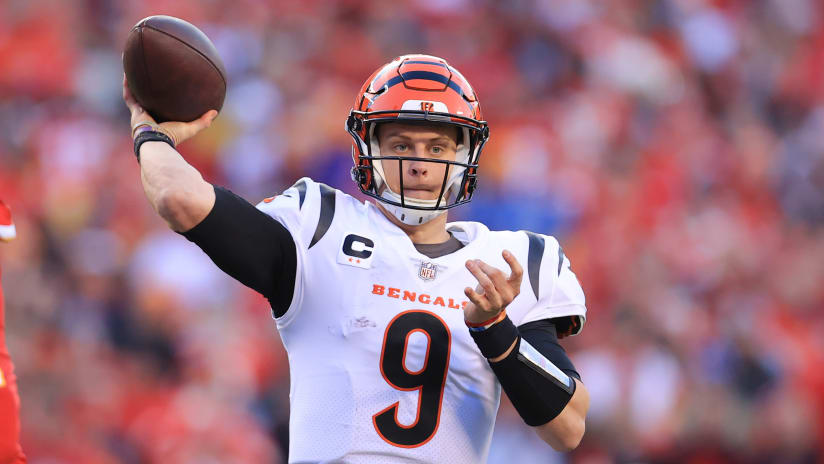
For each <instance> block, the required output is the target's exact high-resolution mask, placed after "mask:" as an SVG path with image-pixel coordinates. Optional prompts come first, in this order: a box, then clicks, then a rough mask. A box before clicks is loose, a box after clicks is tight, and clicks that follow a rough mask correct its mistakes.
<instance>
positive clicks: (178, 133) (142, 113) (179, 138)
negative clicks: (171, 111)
mask: <svg viewBox="0 0 824 464" xmlns="http://www.w3.org/2000/svg"><path fill="white" fill-rule="evenodd" d="M123 101H124V102H126V106H127V107H128V108H129V112H130V113H131V115H132V118H131V123H132V138H134V132H135V129H137V128H138V127H140V126H142V125H146V124H148V125H150V126H152V127H153V128H154V130H157V131H160V132H163V133H164V134H166V135H168V136H169V137H170V138H171V139H172V141H173V142H174V144H175V146H177V145H179V144H181V143H183V141H185V140H187V139H189V138H191V137H193V136H194V135H195V134H197V133H198V132H200V131H202V130H203V129H205V128H207V127H209V126H211V125H212V121H213V120H214V119H215V118H216V117H217V111H216V110H209V111H207V112H205V113H203V115H202V116H200V117H199V118H197V119H195V120H194V121H191V122H178V121H169V122H162V123H160V124H158V123H157V122H156V121H155V120H154V118H152V116H151V115H150V114H149V113H147V112H146V110H144V109H143V107H142V106H140V104H139V103H137V101H136V100H135V99H134V96H133V95H132V92H131V91H130V90H129V86H128V85H126V74H125V73H124V74H123Z"/></svg>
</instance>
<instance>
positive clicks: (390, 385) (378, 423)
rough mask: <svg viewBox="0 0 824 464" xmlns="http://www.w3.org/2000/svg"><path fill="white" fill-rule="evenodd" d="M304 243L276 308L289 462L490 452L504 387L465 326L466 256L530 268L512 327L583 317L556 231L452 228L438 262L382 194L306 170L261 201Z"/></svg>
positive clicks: (512, 309) (443, 457)
mask: <svg viewBox="0 0 824 464" xmlns="http://www.w3.org/2000/svg"><path fill="white" fill-rule="evenodd" d="M258 208H259V209H260V210H261V211H263V212H265V213H266V214H268V215H270V216H272V217H274V218H275V219H277V220H278V221H280V222H281V223H282V224H283V225H284V226H285V227H286V228H287V229H288V230H289V231H290V232H291V234H292V237H293V238H294V240H295V243H296V246H297V276H296V281H295V290H294V295H293V298H292V303H291V306H290V307H289V308H288V310H287V311H286V313H285V314H283V315H282V316H281V317H279V318H277V326H278V329H279V331H280V334H281V338H282V339H283V343H284V345H285V347H286V351H287V352H288V356H289V368H290V374H291V388H290V402H291V413H290V414H291V417H290V421H289V426H290V433H289V435H290V437H289V462H290V463H305V462H351V463H359V462H364V463H367V462H368V463H379V462H392V463H397V462H449V463H473V464H474V463H478V462H485V461H486V458H487V455H488V452H489V446H490V440H491V438H492V429H493V427H494V424H495V416H496V413H497V410H498V404H499V400H500V392H501V388H500V384H499V383H498V381H497V379H496V377H495V375H494V373H493V372H492V370H491V369H490V367H489V365H488V364H487V362H486V360H485V359H484V357H483V356H482V355H481V353H480V351H479V350H478V348H477V346H476V345H475V343H474V341H473V340H472V338H471V337H470V335H469V331H468V329H467V327H466V325H465V324H464V317H463V311H462V306H463V305H465V304H467V298H466V296H465V295H464V288H465V287H472V288H475V287H476V286H477V281H476V279H475V278H474V277H473V276H472V274H470V272H469V271H468V270H467V269H466V267H465V266H464V263H465V262H466V261H467V260H468V259H481V260H483V261H485V262H487V263H489V264H490V265H492V266H495V267H497V268H499V269H501V270H503V271H504V272H505V273H509V266H508V265H507V264H506V262H505V261H504V260H503V258H502V256H501V252H502V250H504V249H508V250H510V251H511V252H512V253H513V254H514V255H515V256H516V257H517V259H518V261H519V262H520V263H521V264H522V265H523V267H524V271H525V274H524V279H523V283H522V286H521V293H520V295H519V296H518V297H517V298H515V300H514V301H513V302H512V303H511V304H510V305H509V306H508V307H507V314H508V315H509V317H510V318H511V319H512V321H513V322H514V323H515V324H516V325H521V324H524V323H527V322H531V321H537V320H541V319H546V318H551V317H560V316H576V317H579V318H580V319H579V322H580V323H579V324H578V327H579V330H580V327H581V326H582V324H583V321H584V317H585V315H586V308H585V307H584V294H583V291H582V290H581V287H580V285H579V283H578V280H577V279H576V277H575V275H574V274H573V273H572V271H571V270H570V268H569V260H568V259H566V258H565V257H564V256H563V252H562V251H561V250H560V247H559V246H558V242H557V241H556V240H555V239H554V238H552V237H549V236H544V235H538V234H532V233H526V232H510V231H504V232H492V231H489V230H488V229H487V228H486V227H485V226H483V225H482V224H479V223H475V222H455V223H450V224H448V225H447V227H448V230H450V231H451V232H452V234H453V235H454V236H455V237H456V238H458V239H459V240H460V241H462V242H463V243H464V245H465V246H464V247H463V248H461V249H460V250H458V251H456V252H454V253H451V254H449V255H446V256H442V257H439V258H433V259H430V258H428V257H427V256H425V255H423V254H421V253H419V252H418V251H417V250H416V249H415V247H414V245H413V244H412V242H411V241H410V239H409V237H408V236H407V235H406V234H405V233H404V232H403V231H402V230H401V229H400V228H398V227H397V226H395V225H394V224H393V223H392V222H390V221H389V220H388V219H387V218H386V217H385V216H384V215H383V214H382V213H381V212H380V211H379V210H378V209H377V207H375V205H373V204H371V203H368V202H367V203H363V202H360V201H358V200H357V199H355V198H353V197H351V196H349V195H347V194H345V193H343V192H340V191H337V190H334V189H332V188H330V187H328V186H326V185H324V184H319V183H316V182H313V181H312V180H311V179H308V178H304V179H301V180H300V181H298V183H297V184H295V186H293V187H292V188H290V189H289V190H287V191H286V192H284V193H283V194H281V195H279V196H277V197H274V198H271V199H267V200H265V201H264V202H262V203H260V204H259V205H258Z"/></svg>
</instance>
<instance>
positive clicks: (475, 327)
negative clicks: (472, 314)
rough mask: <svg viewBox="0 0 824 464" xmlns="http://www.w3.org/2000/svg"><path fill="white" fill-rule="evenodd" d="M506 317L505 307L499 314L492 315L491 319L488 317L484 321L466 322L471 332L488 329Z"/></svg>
mask: <svg viewBox="0 0 824 464" xmlns="http://www.w3.org/2000/svg"><path fill="white" fill-rule="evenodd" d="M505 317H506V310H505V309H504V310H502V311H501V312H499V313H498V314H496V315H495V316H492V317H491V318H489V319H487V320H485V321H483V322H468V321H464V323H465V324H466V326H467V327H469V330H470V331H471V332H483V331H484V330H487V329H489V328H490V327H492V326H493V325H495V324H497V323H499V322H501V321H502V320H504V318H505Z"/></svg>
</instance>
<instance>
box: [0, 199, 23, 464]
mask: <svg viewBox="0 0 824 464" xmlns="http://www.w3.org/2000/svg"><path fill="white" fill-rule="evenodd" d="M15 236H16V231H15V228H14V223H13V222H12V220H11V210H10V209H9V207H8V206H6V204H5V203H3V201H2V200H0V241H3V242H7V241H10V240H12V239H13V238H14V237H15ZM3 320H4V313H3V288H2V287H0V464H20V463H24V462H26V457H25V456H24V455H23V450H22V449H21V448H20V442H19V437H20V414H19V411H20V397H19V396H18V395H17V382H16V379H15V377H14V365H13V364H12V362H11V356H9V351H8V349H7V348H6V335H5V324H4V323H3Z"/></svg>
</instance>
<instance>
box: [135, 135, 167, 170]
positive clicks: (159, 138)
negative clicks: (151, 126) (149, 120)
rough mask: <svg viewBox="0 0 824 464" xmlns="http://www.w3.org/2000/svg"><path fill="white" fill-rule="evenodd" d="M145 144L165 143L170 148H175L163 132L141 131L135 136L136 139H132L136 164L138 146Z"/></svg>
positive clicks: (138, 151)
mask: <svg viewBox="0 0 824 464" xmlns="http://www.w3.org/2000/svg"><path fill="white" fill-rule="evenodd" d="M146 142H166V143H168V144H169V146H170V147H172V148H174V147H175V143H174V142H173V141H172V139H171V138H170V137H169V136H168V135H166V134H164V133H163V132H159V131H143V132H141V133H139V134H137V137H135V138H134V156H136V157H137V162H138V163H139V162H140V146H141V145H143V144H144V143H146Z"/></svg>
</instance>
